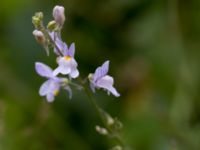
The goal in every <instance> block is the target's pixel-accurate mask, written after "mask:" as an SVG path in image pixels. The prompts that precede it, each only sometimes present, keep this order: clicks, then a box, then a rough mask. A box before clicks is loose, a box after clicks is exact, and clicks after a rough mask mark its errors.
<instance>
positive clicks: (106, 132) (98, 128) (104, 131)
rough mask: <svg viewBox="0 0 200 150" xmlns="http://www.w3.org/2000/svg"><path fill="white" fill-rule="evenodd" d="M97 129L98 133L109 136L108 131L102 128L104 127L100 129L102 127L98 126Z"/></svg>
mask: <svg viewBox="0 0 200 150" xmlns="http://www.w3.org/2000/svg"><path fill="white" fill-rule="evenodd" d="M95 129H96V131H97V132H98V133H99V134H102V135H107V134H108V131H107V129H105V128H102V127H100V126H96V127H95Z"/></svg>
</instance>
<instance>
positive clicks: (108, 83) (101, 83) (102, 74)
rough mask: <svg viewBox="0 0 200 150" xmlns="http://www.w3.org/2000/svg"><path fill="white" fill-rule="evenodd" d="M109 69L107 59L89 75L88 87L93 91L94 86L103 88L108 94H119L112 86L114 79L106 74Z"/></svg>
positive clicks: (117, 95)
mask: <svg viewBox="0 0 200 150" xmlns="http://www.w3.org/2000/svg"><path fill="white" fill-rule="evenodd" d="M108 69H109V61H106V62H104V63H103V65H102V66H100V67H98V68H97V69H96V70H95V73H94V74H90V75H89V80H90V87H91V89H92V91H93V92H95V88H97V89H98V88H103V89H105V90H106V91H107V92H108V94H110V93H112V94H113V95H114V96H116V97H119V96H120V94H119V93H118V92H117V90H116V89H115V88H114V87H113V84H114V80H113V78H112V77H111V76H109V75H107V73H108Z"/></svg>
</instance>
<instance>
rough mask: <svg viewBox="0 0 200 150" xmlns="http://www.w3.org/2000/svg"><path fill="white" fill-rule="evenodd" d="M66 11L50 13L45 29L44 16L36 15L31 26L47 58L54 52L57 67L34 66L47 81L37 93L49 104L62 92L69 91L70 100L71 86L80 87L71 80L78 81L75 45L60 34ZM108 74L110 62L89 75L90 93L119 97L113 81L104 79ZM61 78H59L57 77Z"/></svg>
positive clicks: (55, 8) (106, 62)
mask: <svg viewBox="0 0 200 150" xmlns="http://www.w3.org/2000/svg"><path fill="white" fill-rule="evenodd" d="M64 13H65V9H64V7H63V6H55V7H54V9H53V18H54V20H52V21H50V22H49V23H48V25H47V28H45V27H44V25H43V13H42V12H38V13H36V14H35V16H33V18H32V22H33V24H34V26H35V30H34V31H33V35H34V36H35V38H36V40H37V41H38V43H40V44H41V45H42V46H43V47H44V48H45V50H46V53H47V55H49V49H50V48H53V52H54V53H55V54H56V56H57V64H58V66H57V67H56V68H55V69H54V70H52V69H51V68H50V67H49V66H47V65H45V64H44V63H42V62H36V63H35V69H36V72H37V73H38V74H39V75H40V76H42V77H45V78H47V81H45V82H44V83H43V84H42V85H41V87H40V90H39V94H40V95H41V96H46V98H47V101H49V102H52V101H53V100H54V97H55V96H56V95H57V94H58V93H59V91H60V90H61V89H64V90H66V91H68V93H69V97H70V98H71V97H72V90H71V86H72V85H76V86H77V87H80V86H79V85H77V84H75V83H73V80H74V79H76V78H78V77H79V71H78V63H77V61H76V60H75V57H74V55H75V43H72V44H69V45H68V44H66V43H65V42H63V40H62V38H61V30H62V28H63V25H64V22H65V14H64ZM108 70H109V61H105V62H104V63H103V65H102V66H100V67H98V68H97V69H96V70H95V72H94V73H93V74H92V73H90V74H89V75H88V81H89V83H90V87H91V90H92V91H93V92H95V89H100V88H102V89H104V90H106V91H107V93H108V94H110V93H112V94H113V95H114V96H116V97H118V96H120V94H119V93H118V92H117V90H116V89H115V88H114V87H113V84H114V80H113V78H112V77H111V76H109V75H107V74H108ZM60 75H62V76H61V77H60Z"/></svg>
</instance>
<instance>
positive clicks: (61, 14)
mask: <svg viewBox="0 0 200 150" xmlns="http://www.w3.org/2000/svg"><path fill="white" fill-rule="evenodd" d="M53 17H54V19H55V21H56V23H57V24H58V25H59V26H60V27H62V26H63V24H64V22H65V8H64V7H63V6H55V7H54V9H53Z"/></svg>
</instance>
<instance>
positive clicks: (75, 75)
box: [69, 68, 79, 78]
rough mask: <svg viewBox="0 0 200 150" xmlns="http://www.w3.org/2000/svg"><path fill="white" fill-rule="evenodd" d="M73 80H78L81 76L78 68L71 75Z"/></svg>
mask: <svg viewBox="0 0 200 150" xmlns="http://www.w3.org/2000/svg"><path fill="white" fill-rule="evenodd" d="M69 75H70V76H71V77H72V78H77V77H78V76H79V71H78V69H77V68H73V69H72V70H71V72H70V74H69Z"/></svg>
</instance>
